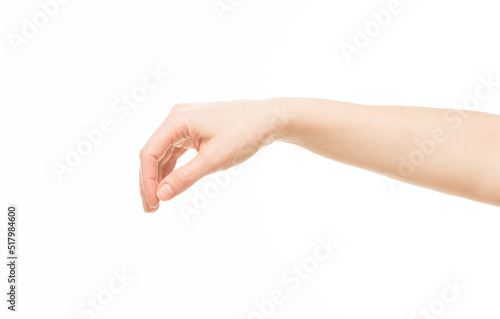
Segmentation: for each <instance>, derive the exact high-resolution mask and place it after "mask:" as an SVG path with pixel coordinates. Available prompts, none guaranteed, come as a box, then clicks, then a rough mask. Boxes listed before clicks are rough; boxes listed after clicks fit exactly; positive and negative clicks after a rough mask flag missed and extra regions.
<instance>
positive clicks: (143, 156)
mask: <svg viewBox="0 0 500 319" xmlns="http://www.w3.org/2000/svg"><path fill="white" fill-rule="evenodd" d="M146 154H147V151H146V148H145V147H143V148H142V149H141V150H140V151H139V159H141V160H142V159H144V158H145V157H146Z"/></svg>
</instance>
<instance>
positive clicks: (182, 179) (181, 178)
mask: <svg viewBox="0 0 500 319" xmlns="http://www.w3.org/2000/svg"><path fill="white" fill-rule="evenodd" d="M175 178H176V179H177V182H178V183H179V185H181V186H182V187H188V186H189V185H191V183H192V182H193V177H192V176H191V174H190V173H189V172H188V171H186V170H184V169H179V170H178V171H177V172H176V173H175Z"/></svg>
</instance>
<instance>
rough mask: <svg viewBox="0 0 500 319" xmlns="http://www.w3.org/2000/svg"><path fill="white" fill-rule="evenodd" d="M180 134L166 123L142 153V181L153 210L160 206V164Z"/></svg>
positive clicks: (155, 133)
mask: <svg viewBox="0 0 500 319" xmlns="http://www.w3.org/2000/svg"><path fill="white" fill-rule="evenodd" d="M179 133H180V132H179V131H178V130H176V129H175V127H173V126H170V125H167V123H166V122H165V123H163V124H162V125H161V126H160V127H159V128H158V129H157V130H156V131H155V132H154V133H153V135H152V136H151V137H150V139H149V140H148V142H147V143H146V145H145V146H144V147H143V148H142V150H141V152H140V155H139V157H140V160H141V174H140V180H141V185H142V189H143V192H144V196H145V197H146V198H145V200H146V202H147V203H148V205H149V207H150V208H151V209H154V208H156V207H157V206H158V205H159V204H160V201H159V199H158V197H157V195H156V191H157V188H158V182H157V177H158V162H159V161H160V160H162V159H163V158H164V157H165V154H170V152H168V150H169V149H170V148H171V147H172V146H173V145H174V144H175V143H176V142H177V140H179V139H180V135H179ZM141 195H142V194H141Z"/></svg>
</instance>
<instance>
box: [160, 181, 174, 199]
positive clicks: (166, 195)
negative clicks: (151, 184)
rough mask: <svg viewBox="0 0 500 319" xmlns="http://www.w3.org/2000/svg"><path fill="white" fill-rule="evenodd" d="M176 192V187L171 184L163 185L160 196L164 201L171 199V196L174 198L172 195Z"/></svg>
mask: <svg viewBox="0 0 500 319" xmlns="http://www.w3.org/2000/svg"><path fill="white" fill-rule="evenodd" d="M174 194H175V192H174V189H173V188H172V186H170V185H169V184H165V185H163V186H162V187H160V189H159V190H158V198H159V199H160V200H163V201H165V200H169V199H170V198H172V196H174Z"/></svg>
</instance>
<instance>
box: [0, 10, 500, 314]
mask: <svg viewBox="0 0 500 319" xmlns="http://www.w3.org/2000/svg"><path fill="white" fill-rule="evenodd" d="M388 3H389V1H388V0H378V1H359V0H358V1H352V0H350V1H328V0H307V1H305V0H304V1H291V0H273V1H269V0H268V1H265V0H244V1H243V2H242V3H241V4H240V5H236V6H235V7H234V10H233V11H231V12H228V13H227V14H225V16H224V19H221V18H220V17H219V16H218V14H217V12H216V11H215V9H214V7H213V6H212V0H183V1H153V0H141V1H123V0H120V1H119V0H108V1H102V0H101V1H97V0H86V1H78V0H73V1H69V2H68V3H67V4H65V5H61V7H60V10H59V12H58V13H57V14H56V15H55V16H54V17H53V18H50V21H49V22H48V24H47V25H46V26H44V27H41V28H40V29H39V32H38V33H37V34H36V36H34V37H33V38H31V39H29V40H28V41H27V43H26V44H23V45H22V46H20V50H19V52H16V51H15V50H14V48H13V46H12V45H11V43H10V42H9V34H12V33H16V34H20V32H21V28H22V26H23V23H24V22H23V17H27V18H28V19H31V18H32V17H33V15H34V14H35V13H36V12H39V11H40V10H41V9H40V5H39V4H38V2H37V1H31V0H30V1H26V0H25V1H19V0H3V1H0V28H1V33H0V36H1V38H0V39H1V40H0V149H1V156H0V163H1V165H0V204H1V209H2V212H3V213H2V215H1V216H2V217H1V218H2V219H1V231H0V241H1V249H2V252H1V253H0V254H1V255H2V256H4V255H5V254H6V249H5V224H6V214H5V212H6V208H7V205H8V204H12V203H14V204H17V205H18V210H19V233H18V235H19V238H18V240H19V250H18V254H19V256H20V260H19V263H20V266H19V269H18V271H19V276H20V283H19V295H18V298H19V304H18V310H19V311H18V312H17V313H15V314H13V313H11V312H8V311H7V310H6V307H7V304H6V302H4V300H5V299H6V298H7V296H6V295H5V294H4V291H6V289H7V283H6V276H7V269H6V267H5V266H2V267H1V271H0V276H1V278H0V291H2V297H0V300H2V302H1V303H0V305H1V307H0V308H1V310H0V314H1V315H0V316H1V317H2V318H49V317H50V318H56V319H58V318H61V319H63V318H89V317H90V316H79V315H78V313H77V308H78V307H79V306H81V305H82V303H83V304H84V305H85V303H86V302H87V298H89V297H96V296H97V295H99V294H101V297H102V296H103V295H102V294H103V291H104V290H105V289H106V287H107V285H108V283H109V282H110V280H112V279H113V278H114V275H113V274H112V272H113V271H118V272H121V271H122V270H123V269H124V270H125V271H126V272H127V273H128V274H130V275H131V276H133V277H134V279H133V280H130V282H129V283H128V285H127V287H125V289H124V290H123V291H122V292H120V293H118V294H114V295H113V296H112V298H113V299H112V300H111V302H110V303H109V304H107V305H105V307H104V310H103V311H102V312H98V313H96V318H231V319H233V318H234V319H236V318H238V316H241V318H245V319H246V318H259V317H258V316H256V315H253V316H250V313H251V312H252V311H255V309H256V308H255V306H254V301H255V300H258V301H261V300H263V299H268V298H269V296H270V293H271V291H273V289H281V290H282V291H284V292H285V294H286V301H285V302H284V303H283V304H281V305H278V306H276V308H275V310H274V312H273V313H272V316H271V317H272V318H318V319H322V318H363V317H365V318H366V317H368V318H398V319H402V318H410V316H411V315H412V313H414V312H415V311H416V310H418V308H419V307H420V306H422V307H428V306H429V305H430V304H432V303H433V302H434V303H436V302H437V301H436V299H439V298H440V293H441V291H442V290H443V289H444V288H445V287H446V285H445V283H444V282H445V280H447V279H448V280H453V279H454V278H457V279H458V281H459V282H460V283H461V284H464V285H465V286H466V287H467V288H466V289H465V291H463V292H462V293H461V295H460V296H459V297H457V298H456V300H455V301H454V302H452V303H450V304H446V309H444V311H443V313H442V314H441V315H439V316H438V317H439V318H474V317H488V318H494V317H498V316H499V315H500V309H499V308H498V300H499V299H500V289H499V287H500V274H499V272H498V269H500V258H499V251H500V231H499V230H498V225H499V223H500V213H499V211H498V208H495V207H492V206H488V205H484V204H480V203H475V202H471V201H468V200H465V199H461V198H455V197H452V196H447V195H443V194H439V193H436V192H433V191H429V190H425V189H421V188H418V187H414V186H410V185H406V184H403V183H395V184H393V182H392V181H389V180H387V179H386V178H384V177H381V176H379V175H376V174H373V173H369V172H365V171H361V170H359V169H356V168H351V167H348V166H345V165H342V164H338V163H335V162H332V161H329V160H327V159H324V158H321V157H319V156H317V155H314V154H312V153H309V152H306V151H304V150H302V149H300V148H298V147H295V146H291V145H284V144H274V145H272V146H270V147H268V148H267V149H265V150H263V151H262V152H261V153H259V155H257V157H256V158H254V159H253V161H251V162H248V163H246V164H244V165H242V166H241V172H240V173H239V174H237V176H234V177H231V180H230V183H229V185H227V186H225V187H223V188H222V189H220V190H219V193H218V194H217V196H215V197H214V198H213V199H211V200H209V203H208V204H207V205H206V207H205V208H204V209H202V210H200V214H199V215H197V216H194V217H192V218H190V223H189V224H188V223H186V220H185V219H184V218H183V216H182V214H181V210H180V207H184V206H186V205H192V204H193V199H194V198H195V195H196V194H197V193H196V192H203V191H204V187H206V185H208V184H209V183H212V181H213V180H212V177H208V178H205V179H204V180H202V181H201V182H200V183H199V184H197V185H196V186H195V187H194V188H193V189H191V190H190V191H188V192H186V193H185V194H183V195H181V196H179V197H178V198H176V199H175V200H173V201H171V202H169V203H166V204H163V205H162V206H161V208H160V209H159V211H158V212H157V213H155V214H152V215H151V214H144V213H143V212H142V205H141V199H140V195H139V190H138V165H139V162H138V152H139V150H140V148H141V147H142V146H143V144H144V143H145V142H146V140H147V138H148V137H149V136H150V135H151V133H152V132H153V131H154V130H155V129H156V127H157V126H158V125H159V124H160V123H161V122H162V121H163V119H164V118H165V116H166V115H167V114H168V112H169V110H170V109H171V108H172V106H173V105H175V104H176V103H181V102H210V101H217V100H232V99H240V98H267V97H275V96H301V97H319V98H327V99H334V100H341V101H348V102H355V103H366V104H397V105H420V106H432V107H446V108H451V107H454V105H455V104H457V103H461V102H462V101H463V100H464V98H466V97H467V96H469V95H471V94H473V93H474V89H475V87H476V86H477V85H478V83H479V82H478V77H479V76H485V77H486V76H487V75H492V76H493V78H494V79H496V80H500V45H499V41H498V30H500V19H498V7H497V3H496V2H495V1H487V0H475V1H451V0H443V1H430V0H420V1H417V0H415V1H409V0H401V7H402V11H401V13H399V14H397V15H395V16H393V18H392V20H391V22H390V23H389V25H388V26H387V27H384V28H383V29H382V31H381V32H380V34H379V35H377V36H375V37H373V38H372V41H371V42H370V44H369V45H368V46H367V47H366V48H363V49H362V50H361V51H362V52H361V53H359V54H356V55H354V56H353V57H352V62H351V63H347V61H346V58H345V57H344V55H343V54H342V51H341V49H340V43H342V42H343V41H345V42H349V43H352V42H353V38H354V35H355V32H356V31H355V28H356V27H357V26H358V27H361V28H362V27H363V26H364V25H365V24H366V23H367V22H369V21H373V17H372V16H371V15H370V12H371V11H372V10H375V11H378V10H381V9H384V8H386V7H387V5H388ZM156 65H159V66H160V67H161V68H162V69H163V70H166V71H167V70H168V72H169V77H168V79H166V80H165V81H164V82H163V83H162V84H161V85H160V86H159V87H158V88H157V89H156V90H154V91H152V92H151V93H150V94H149V96H148V97H147V99H146V100H145V101H144V102H143V103H141V104H140V106H139V107H137V108H135V109H133V110H131V112H130V114H129V115H128V116H127V117H125V118H123V119H119V116H118V114H116V113H114V112H113V111H112V110H111V105H112V103H113V101H114V100H116V99H118V98H120V96H121V95H122V94H127V93H129V92H130V91H131V89H133V88H134V87H135V86H136V85H138V84H140V82H141V81H142V78H143V77H144V76H145V74H146V68H147V67H154V66H156ZM499 103H500V94H494V95H493V96H492V97H491V98H490V99H488V100H487V101H484V102H482V103H481V110H483V111H485V112H491V113H500V104H499ZM103 118H110V119H112V120H113V122H114V124H115V130H114V131H113V132H112V133H110V134H107V135H105V136H104V141H103V143H102V144H100V145H98V146H96V147H95V148H94V149H93V150H92V152H91V154H90V155H88V156H87V157H85V158H84V159H83V161H82V163H81V164H80V165H78V166H77V167H76V168H75V169H74V170H73V172H71V173H68V174H66V175H64V178H63V181H62V182H61V181H59V180H58V179H57V177H56V175H55V174H54V171H53V169H52V167H51V165H52V164H53V163H54V162H61V163H63V162H64V158H65V156H66V154H67V147H69V148H75V145H77V143H79V142H80V141H82V140H83V135H82V131H83V130H85V129H87V130H90V129H94V128H96V127H97V126H98V124H99V122H100V121H101V120H102V119H103ZM192 155H193V154H191V155H188V156H186V160H188V159H189V157H190V156H192ZM183 205H184V206H183ZM326 235H330V236H331V237H332V238H334V239H335V240H337V241H338V242H339V243H340V245H341V246H340V248H339V249H338V251H337V252H335V253H334V254H333V255H332V257H331V258H330V259H328V261H325V262H322V263H320V264H319V267H318V269H317V271H315V272H314V273H312V274H311V276H310V278H309V279H308V280H305V281H304V283H303V285H301V287H300V288H299V289H297V290H296V291H293V292H291V291H290V289H289V285H288V286H287V285H286V284H284V283H283V281H282V275H283V274H284V273H285V272H286V271H287V269H289V268H290V267H291V266H292V265H294V264H300V263H301V262H302V261H303V260H305V258H307V257H308V256H310V255H311V254H312V252H313V251H314V248H315V247H316V245H317V244H316V238H317V237H318V236H320V237H321V236H322V237H325V236H326ZM2 258H5V257H2ZM4 260H5V259H4ZM1 264H2V265H4V261H2V262H1ZM436 304H438V303H436Z"/></svg>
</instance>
